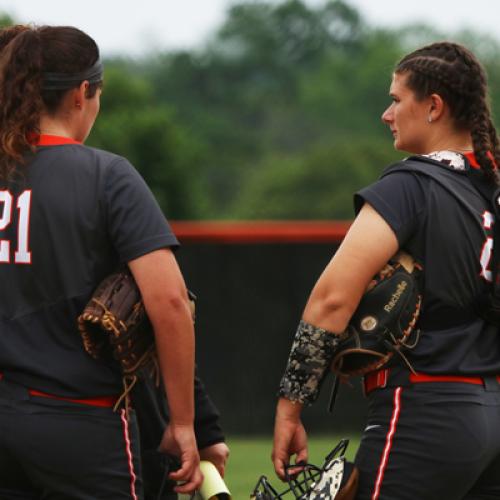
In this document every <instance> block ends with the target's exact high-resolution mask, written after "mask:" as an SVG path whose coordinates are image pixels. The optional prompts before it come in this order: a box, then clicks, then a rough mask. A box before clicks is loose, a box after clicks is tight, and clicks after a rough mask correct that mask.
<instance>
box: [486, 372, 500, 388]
mask: <svg viewBox="0 0 500 500" xmlns="http://www.w3.org/2000/svg"><path fill="white" fill-rule="evenodd" d="M483 384H484V390H485V391H486V392H498V391H500V383H499V380H498V377H497V376H495V375H492V376H486V377H483Z"/></svg>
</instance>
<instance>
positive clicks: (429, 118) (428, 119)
mask: <svg viewBox="0 0 500 500" xmlns="http://www.w3.org/2000/svg"><path fill="white" fill-rule="evenodd" d="M427 122H428V123H432V116H431V115H429V116H428V117H427Z"/></svg>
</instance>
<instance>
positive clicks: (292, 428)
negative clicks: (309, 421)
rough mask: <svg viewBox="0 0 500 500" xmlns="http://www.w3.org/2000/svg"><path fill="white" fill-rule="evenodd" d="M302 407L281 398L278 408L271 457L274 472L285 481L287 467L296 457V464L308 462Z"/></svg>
mask: <svg viewBox="0 0 500 500" xmlns="http://www.w3.org/2000/svg"><path fill="white" fill-rule="evenodd" d="M301 409H302V405H301V404H299V403H292V402H291V401H289V400H287V399H285V398H281V399H280V400H279V402H278V407H277V408H276V417H275V422H274V446H273V453H272V455H271V458H272V461H273V465H274V470H275V471H276V474H277V475H278V476H279V477H280V479H283V480H284V479H285V467H286V466H287V465H288V464H289V463H290V457H292V456H293V455H295V463H299V462H307V458H308V451H307V434H306V431H305V429H304V426H303V425H302V422H301V420H300V412H301Z"/></svg>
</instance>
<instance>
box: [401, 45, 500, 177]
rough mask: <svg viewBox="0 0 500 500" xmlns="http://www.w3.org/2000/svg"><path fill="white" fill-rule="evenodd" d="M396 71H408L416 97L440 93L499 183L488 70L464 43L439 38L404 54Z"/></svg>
mask: <svg viewBox="0 0 500 500" xmlns="http://www.w3.org/2000/svg"><path fill="white" fill-rule="evenodd" d="M395 72H396V73H398V74H404V73H407V74H408V77H407V80H406V84H407V85H408V87H409V88H410V89H412V90H413V91H414V92H415V95H416V97H417V99H423V98H425V97H428V96H430V95H431V94H439V95H440V96H441V97H442V98H443V100H444V101H445V102H446V103H447V104H448V106H449V108H450V113H451V116H452V118H453V120H454V122H455V125H456V126H457V127H458V128H459V129H461V130H468V131H470V134H471V137H472V144H473V148H474V155H475V156H476V159H477V161H478V163H479V165H480V166H481V168H482V169H483V171H484V172H485V174H486V176H487V177H488V179H489V180H490V181H491V182H495V183H497V184H498V179H497V177H498V175H497V172H496V166H495V164H496V165H500V147H499V141H498V135H497V132H496V129H495V126H494V124H493V121H492V118H491V111H490V104H489V97H488V83H487V76H486V71H485V69H484V68H483V66H482V65H481V63H480V62H479V61H478V59H477V58H476V57H475V56H474V54H473V53H472V52H471V51H470V50H468V49H467V48H465V47H464V46H462V45H459V44H457V43H452V42H437V43H433V44H430V45H426V46H425V47H422V48H420V49H418V50H415V51H414V52H412V53H410V54H408V55H407V56H405V57H403V59H401V61H399V63H398V64H397V65H396V69H395Z"/></svg>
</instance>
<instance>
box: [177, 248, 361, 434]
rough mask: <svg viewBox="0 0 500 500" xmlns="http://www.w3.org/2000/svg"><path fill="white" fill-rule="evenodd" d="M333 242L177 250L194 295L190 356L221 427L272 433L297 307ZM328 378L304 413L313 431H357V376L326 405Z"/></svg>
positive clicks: (235, 431)
mask: <svg viewBox="0 0 500 500" xmlns="http://www.w3.org/2000/svg"><path fill="white" fill-rule="evenodd" d="M336 247H337V245H335V244H302V243H300V244H298V243H294V244H291V243H282V244H208V243H203V244H199V243H197V244H186V245H183V246H182V247H181V249H180V250H179V253H178V255H177V257H178V260H179V264H180V266H181V268H182V271H183V273H184V276H185V278H186V282H187V284H188V286H189V288H190V289H191V290H193V291H194V292H195V294H196V295H197V296H198V301H197V319H196V335H197V361H198V367H199V372H200V375H201V376H202V378H203V380H204V382H205V384H206V386H207V388H208V390H209V392H210V395H211V396H212V398H213V400H214V401H215V402H216V404H217V405H218V407H219V409H220V410H221V413H222V423H223V425H224V428H225V430H226V432H228V433H233V434H245V435H247V434H267V433H271V432H272V427H273V414H274V407H275V404H276V396H275V395H276V390H277V387H278V384H279V380H280V377H281V374H282V371H283V368H284V366H285V363H286V359H287V356H288V352H289V349H290V345H291V339H292V337H293V334H294V333H295V329H296V326H297V324H298V321H299V320H300V317H301V313H302V310H303V308H304V305H305V302H306V300H307V297H308V295H309V292H310V290H311V288H312V287H313V285H314V283H315V281H316V279H317V278H318V277H319V275H320V273H321V271H322V270H323V268H324V267H325V265H326V264H327V263H328V261H329V260H330V258H331V257H332V255H333V253H334V252H335V250H336ZM332 380H333V378H332V377H329V378H328V379H327V381H326V383H325V384H324V386H323V390H322V394H321V397H320V399H319V400H318V402H317V403H316V404H315V405H314V406H313V407H311V408H308V409H307V410H306V411H305V413H304V422H305V424H306V426H307V427H308V428H309V429H310V430H312V431H314V432H328V431H335V432H337V431H339V432H341V431H343V430H346V431H347V430H353V431H361V430H362V428H363V415H364V406H365V401H364V399H363V397H362V394H361V390H360V382H359V380H358V379H353V381H352V387H349V386H342V388H341V391H340V395H339V398H338V400H337V404H336V406H335V409H334V413H333V414H332V415H330V414H328V413H327V411H326V407H327V403H328V399H329V393H330V388H331V383H332Z"/></svg>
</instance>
